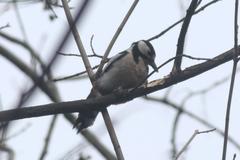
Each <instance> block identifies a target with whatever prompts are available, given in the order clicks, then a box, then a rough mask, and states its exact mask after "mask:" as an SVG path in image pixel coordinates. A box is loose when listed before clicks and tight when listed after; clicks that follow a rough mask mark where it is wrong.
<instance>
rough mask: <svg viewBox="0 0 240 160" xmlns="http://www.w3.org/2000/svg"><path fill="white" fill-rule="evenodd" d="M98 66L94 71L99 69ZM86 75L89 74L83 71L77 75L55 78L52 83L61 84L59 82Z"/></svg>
mask: <svg viewBox="0 0 240 160" xmlns="http://www.w3.org/2000/svg"><path fill="white" fill-rule="evenodd" d="M98 66H99V65H96V66H94V67H93V68H92V69H93V70H94V69H96V68H98ZM85 73H87V71H82V72H79V73H75V74H72V75H69V76H64V77H60V78H54V79H53V80H52V81H54V82H59V81H63V80H69V79H73V78H77V77H78V76H81V75H83V74H85Z"/></svg>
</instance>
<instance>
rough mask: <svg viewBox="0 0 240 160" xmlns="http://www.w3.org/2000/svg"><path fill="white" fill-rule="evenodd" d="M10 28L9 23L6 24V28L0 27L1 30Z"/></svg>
mask: <svg viewBox="0 0 240 160" xmlns="http://www.w3.org/2000/svg"><path fill="white" fill-rule="evenodd" d="M8 27H10V25H9V23H7V24H5V25H4V26H1V27H0V30H2V29H5V28H8Z"/></svg>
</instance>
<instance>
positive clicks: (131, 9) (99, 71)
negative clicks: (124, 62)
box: [96, 0, 139, 77]
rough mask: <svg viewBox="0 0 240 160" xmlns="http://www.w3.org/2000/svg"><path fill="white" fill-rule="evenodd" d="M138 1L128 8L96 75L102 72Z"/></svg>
mask: <svg viewBox="0 0 240 160" xmlns="http://www.w3.org/2000/svg"><path fill="white" fill-rule="evenodd" d="M138 2H139V0H135V1H134V2H133V4H132V6H131V8H130V9H129V10H128V12H127V14H126V16H125V17H124V19H123V21H122V23H121V24H120V26H119V27H118V29H117V31H116V32H115V34H114V36H113V38H112V40H111V42H110V43H109V45H108V47H107V49H106V51H105V53H104V56H103V59H102V61H101V63H100V66H99V68H98V70H97V73H96V77H98V76H99V75H100V73H101V72H102V69H103V66H104V64H105V63H106V60H107V57H108V55H109V53H110V51H111V49H112V47H113V45H114V43H115V42H116V40H117V38H118V36H119V34H120V33H121V31H122V29H123V27H124V25H125V24H126V22H127V20H128V18H129V17H130V15H131V14H132V12H133V10H134V8H135V7H136V5H137V4H138Z"/></svg>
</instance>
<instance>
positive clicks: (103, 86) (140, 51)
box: [74, 40, 158, 132]
mask: <svg viewBox="0 0 240 160" xmlns="http://www.w3.org/2000/svg"><path fill="white" fill-rule="evenodd" d="M155 57H156V54H155V50H154V48H153V46H152V44H151V43H150V42H149V41H146V40H140V41H137V42H134V43H133V44H132V45H131V46H130V48H128V49H127V50H125V51H122V52H120V53H118V54H117V55H115V56H113V57H112V58H111V59H110V60H109V62H108V63H107V64H106V66H105V67H104V69H103V72H102V73H101V75H100V77H99V78H98V79H97V80H96V83H95V84H96V88H97V90H98V91H99V92H100V94H101V95H107V94H110V93H112V92H114V91H116V90H118V89H131V88H135V87H138V86H139V85H141V83H143V82H144V80H146V78H147V76H148V71H149V68H148V66H149V65H150V66H151V67H152V68H153V69H154V71H156V72H158V68H157V65H156V63H155V62H154V60H155ZM94 97H96V95H94V93H93V92H91V93H90V94H89V96H88V97H87V99H89V98H94ZM97 114H98V112H97V111H84V112H80V113H79V115H78V119H77V121H76V123H75V125H74V127H77V129H78V132H80V131H81V130H82V129H85V128H87V127H89V126H91V125H92V124H93V122H94V120H95V118H96V116H97Z"/></svg>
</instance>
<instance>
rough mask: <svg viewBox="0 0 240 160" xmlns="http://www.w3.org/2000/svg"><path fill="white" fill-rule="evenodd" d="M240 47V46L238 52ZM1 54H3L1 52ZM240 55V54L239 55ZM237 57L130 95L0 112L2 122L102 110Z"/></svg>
mask: <svg viewBox="0 0 240 160" xmlns="http://www.w3.org/2000/svg"><path fill="white" fill-rule="evenodd" d="M239 49H240V47H239V46H238V50H239ZM0 53H1V52H0ZM238 55H239V53H238ZM234 57H235V53H234V49H231V50H229V51H227V52H225V53H222V54H221V55H218V56H216V57H215V58H213V59H212V60H209V61H206V62H203V63H200V64H197V65H193V66H191V67H189V68H186V69H184V70H183V71H182V72H179V73H176V74H170V75H167V76H165V77H164V78H162V79H158V80H154V81H152V82H150V83H148V85H147V87H146V88H143V87H141V88H137V89H135V90H133V91H131V92H128V93H120V94H118V95H116V94H109V95H106V96H102V97H97V98H93V99H88V100H77V101H70V102H60V103H52V104H46V105H39V106H33V107H27V108H21V109H13V110H7V111H2V112H0V121H1V122H3V121H10V120H17V119H23V118H30V117H39V116H46V115H52V114H59V113H72V112H79V111H84V110H101V109H102V107H103V106H109V105H111V104H117V103H121V102H126V101H130V100H132V99H134V98H136V97H140V96H143V95H146V94H150V93H152V92H155V91H158V90H161V89H164V88H167V87H169V86H171V85H173V84H177V83H180V82H182V81H185V80H187V79H190V78H192V77H195V76H197V75H199V74H201V73H204V72H206V71H208V70H210V69H212V68H215V67H217V66H219V65H221V64H223V63H225V62H228V61H230V60H232V59H233V58H234Z"/></svg>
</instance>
